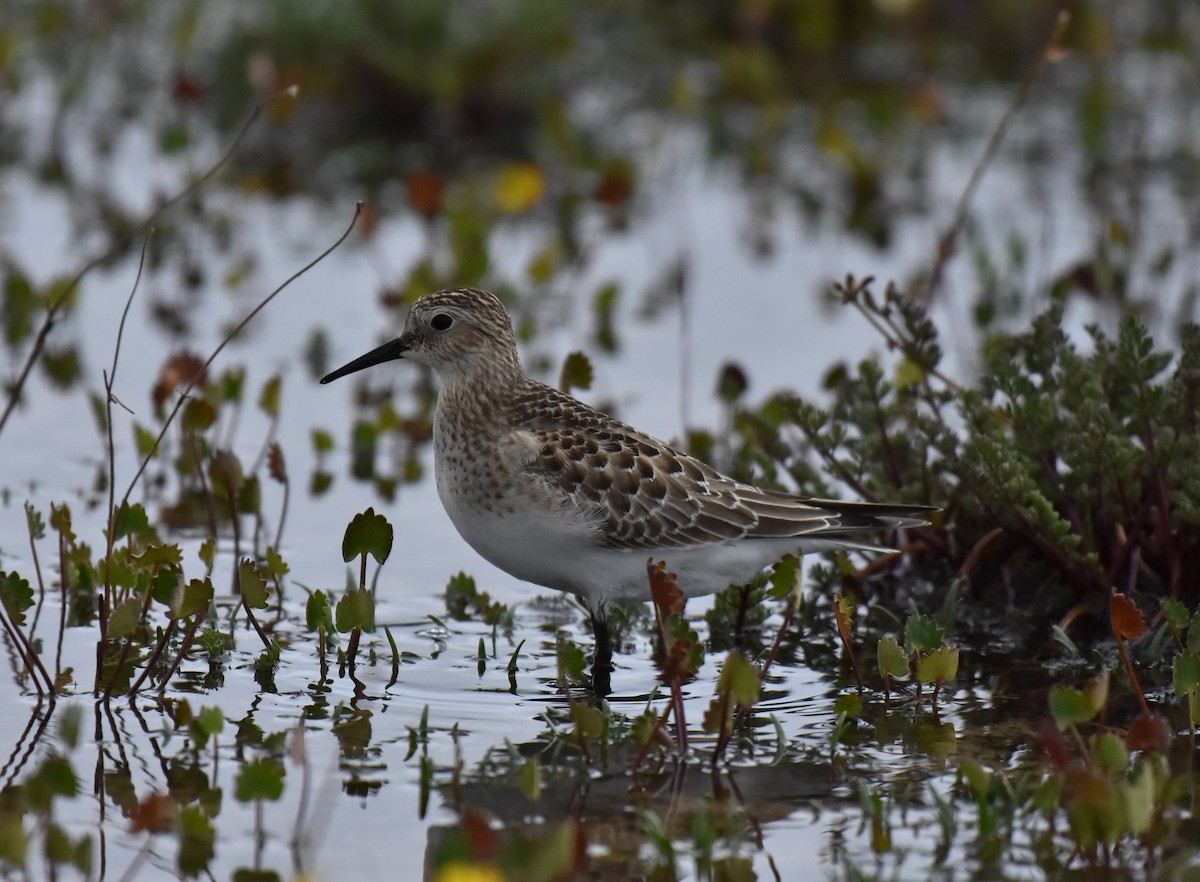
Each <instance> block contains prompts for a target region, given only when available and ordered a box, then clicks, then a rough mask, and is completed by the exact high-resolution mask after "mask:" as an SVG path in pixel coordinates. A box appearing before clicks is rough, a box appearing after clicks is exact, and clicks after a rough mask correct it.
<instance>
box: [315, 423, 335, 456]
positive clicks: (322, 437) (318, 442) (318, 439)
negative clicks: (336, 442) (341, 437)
mask: <svg viewBox="0 0 1200 882" xmlns="http://www.w3.org/2000/svg"><path fill="white" fill-rule="evenodd" d="M312 446H313V450H314V451H316V452H317V453H318V454H321V453H328V452H329V451H331V450H333V435H331V434H329V432H327V431H325V430H324V429H313V430H312Z"/></svg>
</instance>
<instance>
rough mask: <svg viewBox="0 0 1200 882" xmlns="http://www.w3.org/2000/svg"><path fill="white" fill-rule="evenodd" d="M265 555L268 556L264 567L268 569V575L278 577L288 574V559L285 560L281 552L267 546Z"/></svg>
mask: <svg viewBox="0 0 1200 882" xmlns="http://www.w3.org/2000/svg"><path fill="white" fill-rule="evenodd" d="M263 556H264V557H265V558H266V561H265V563H264V564H263V569H264V570H266V572H267V575H268V576H270V577H271V578H273V579H278V578H280V577H282V576H286V575H287V574H288V572H289V571H290V568H289V567H288V565H287V561H285V560H284V559H283V558H282V557H281V556H280V554H279V552H277V551H276V550H275V549H274V548H267V550H266V552H265V554H264V555H263Z"/></svg>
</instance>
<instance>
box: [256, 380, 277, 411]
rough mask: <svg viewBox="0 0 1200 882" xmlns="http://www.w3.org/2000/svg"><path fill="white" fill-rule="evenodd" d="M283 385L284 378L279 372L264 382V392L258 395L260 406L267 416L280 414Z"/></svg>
mask: <svg viewBox="0 0 1200 882" xmlns="http://www.w3.org/2000/svg"><path fill="white" fill-rule="evenodd" d="M282 387H283V378H282V377H280V376H279V374H276V375H275V376H273V377H271V379H269V380H267V382H265V383H263V387H262V392H261V393H260V394H259V396H258V406H259V407H260V408H262V410H263V412H264V413H265V414H266V415H267V416H270V417H277V416H279V390H280V389H281V388H282Z"/></svg>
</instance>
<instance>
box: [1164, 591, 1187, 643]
mask: <svg viewBox="0 0 1200 882" xmlns="http://www.w3.org/2000/svg"><path fill="white" fill-rule="evenodd" d="M1162 611H1163V617H1164V618H1165V619H1166V620H1167V625H1169V626H1170V628H1171V633H1173V634H1174V635H1175V636H1177V637H1179V636H1181V635H1182V634H1183V633H1184V632H1185V631H1187V627H1188V619H1189V616H1188V611H1187V607H1186V606H1184V605H1183V604H1182V603H1180V602H1179V601H1178V600H1176V599H1175V598H1174V597H1164V598H1163V599H1162Z"/></svg>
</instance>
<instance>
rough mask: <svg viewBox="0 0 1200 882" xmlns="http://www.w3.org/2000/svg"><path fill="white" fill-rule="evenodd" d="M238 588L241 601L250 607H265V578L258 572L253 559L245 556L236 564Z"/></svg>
mask: <svg viewBox="0 0 1200 882" xmlns="http://www.w3.org/2000/svg"><path fill="white" fill-rule="evenodd" d="M238 588H239V589H240V590H241V592H242V601H243V602H244V603H245V604H246V606H248V607H250V608H251V609H266V608H267V580H266V579H264V578H263V577H262V575H261V574H260V573H259V572H258V567H257V566H255V564H254V561H252V560H250V559H249V558H246V559H245V560H243V561H242V562H241V564H240V565H239V566H238Z"/></svg>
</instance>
